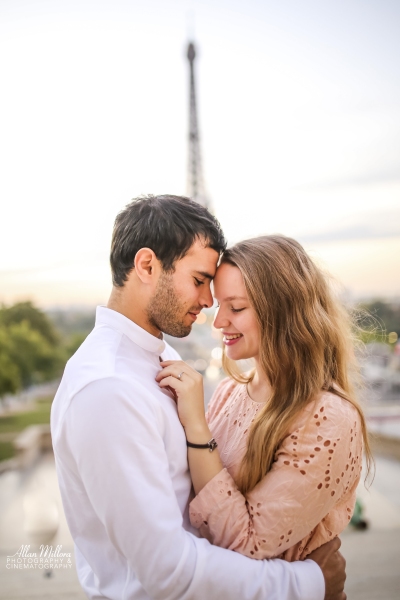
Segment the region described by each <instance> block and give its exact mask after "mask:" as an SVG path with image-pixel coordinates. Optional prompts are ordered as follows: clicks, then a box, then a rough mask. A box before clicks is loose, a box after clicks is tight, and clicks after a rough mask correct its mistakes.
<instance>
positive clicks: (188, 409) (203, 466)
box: [157, 361, 223, 494]
mask: <svg viewBox="0 0 400 600" xmlns="http://www.w3.org/2000/svg"><path fill="white" fill-rule="evenodd" d="M161 366H162V367H164V368H163V370H162V371H160V373H159V374H158V376H157V381H158V382H159V385H160V387H171V388H173V390H174V392H175V395H176V398H177V406H178V414H179V418H180V421H181V423H182V425H183V427H184V429H185V434H186V439H187V440H188V441H189V442H191V443H192V444H207V443H208V442H209V441H210V440H211V438H212V434H211V432H210V429H209V427H208V424H207V421H206V416H205V411H204V392H203V377H202V376H201V375H200V373H198V372H197V371H195V370H194V369H192V368H191V367H189V365H187V364H186V363H185V362H183V361H165V362H162V363H161ZM179 376H180V378H179ZM188 460H189V468H190V474H191V477H192V483H193V487H194V491H195V492H196V494H198V493H199V492H200V491H201V490H202V489H203V487H204V486H205V485H207V483H208V482H209V481H211V480H212V479H213V478H214V477H215V476H216V475H217V474H218V473H220V472H221V471H222V469H223V465H222V462H221V459H220V456H219V452H218V448H215V450H213V451H212V452H210V451H209V450H208V449H204V448H201V449H199V448H188Z"/></svg>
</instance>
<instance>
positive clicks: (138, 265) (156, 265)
mask: <svg viewBox="0 0 400 600" xmlns="http://www.w3.org/2000/svg"><path fill="white" fill-rule="evenodd" d="M159 269H160V261H159V260H158V258H157V257H156V255H155V253H154V252H153V250H151V249H150V248H140V250H138V252H137V253H136V256H135V272H136V275H137V276H138V277H139V279H140V280H141V281H142V283H152V282H153V281H154V279H155V276H157V275H158V272H159Z"/></svg>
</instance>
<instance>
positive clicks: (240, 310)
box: [231, 307, 245, 313]
mask: <svg viewBox="0 0 400 600" xmlns="http://www.w3.org/2000/svg"><path fill="white" fill-rule="evenodd" d="M244 309H245V307H243V308H231V311H232V312H234V313H237V312H242V310H244Z"/></svg>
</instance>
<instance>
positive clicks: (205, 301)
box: [200, 288, 214, 308]
mask: <svg viewBox="0 0 400 600" xmlns="http://www.w3.org/2000/svg"><path fill="white" fill-rule="evenodd" d="M213 303H214V299H213V297H212V293H211V290H210V288H208V289H205V290H203V294H202V295H201V298H200V304H201V306H202V307H203V308H210V306H212V305H213Z"/></svg>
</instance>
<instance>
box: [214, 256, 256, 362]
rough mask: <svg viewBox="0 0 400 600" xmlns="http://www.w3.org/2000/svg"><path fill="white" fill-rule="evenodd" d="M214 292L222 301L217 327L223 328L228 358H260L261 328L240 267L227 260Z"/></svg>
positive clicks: (219, 300)
mask: <svg viewBox="0 0 400 600" xmlns="http://www.w3.org/2000/svg"><path fill="white" fill-rule="evenodd" d="M214 296H215V298H216V300H217V302H218V304H219V308H218V311H217V313H216V317H215V320H214V327H216V328H217V329H221V331H222V334H223V336H224V337H223V343H224V345H225V352H226V355H227V356H228V358H231V359H232V360H241V359H246V358H257V356H258V353H259V348H260V330H259V327H258V323H257V319H256V314H255V312H254V309H253V308H252V306H251V304H250V302H249V299H248V296H247V292H246V288H245V285H244V281H243V277H242V274H241V272H240V270H239V269H238V268H237V267H234V266H233V265H230V264H228V263H223V264H222V265H221V266H220V267H218V270H217V274H216V276H215V278H214Z"/></svg>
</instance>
